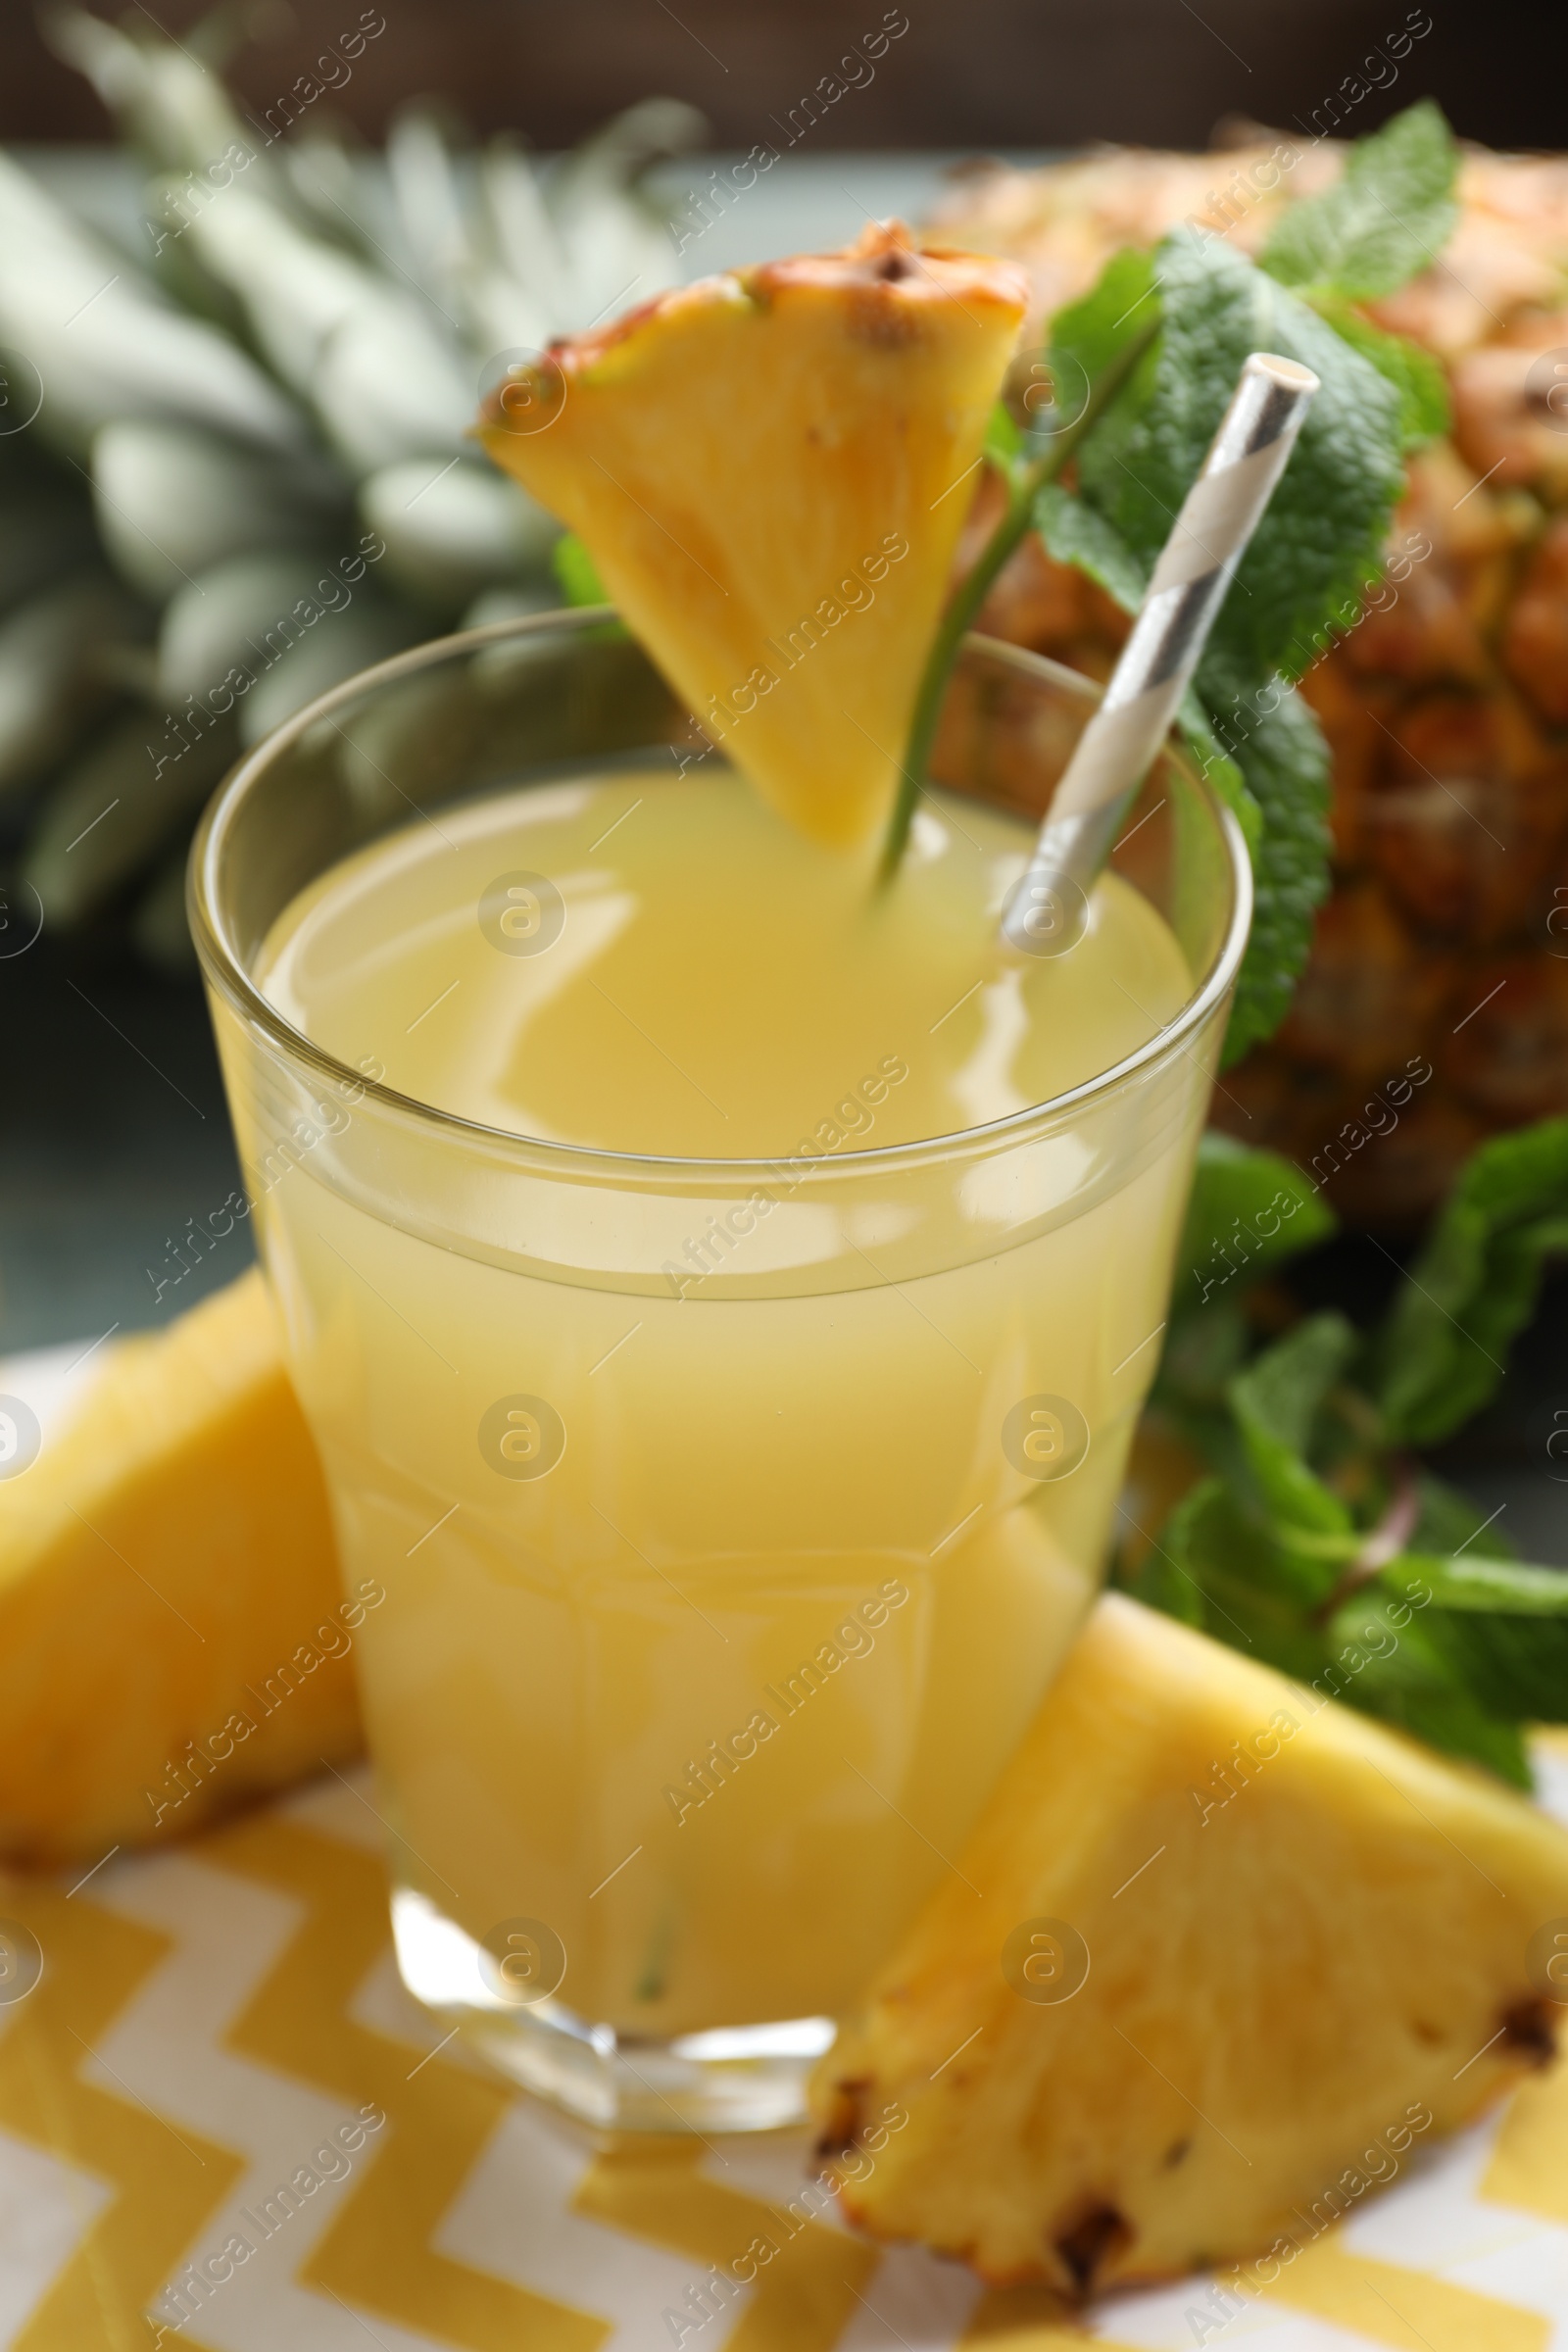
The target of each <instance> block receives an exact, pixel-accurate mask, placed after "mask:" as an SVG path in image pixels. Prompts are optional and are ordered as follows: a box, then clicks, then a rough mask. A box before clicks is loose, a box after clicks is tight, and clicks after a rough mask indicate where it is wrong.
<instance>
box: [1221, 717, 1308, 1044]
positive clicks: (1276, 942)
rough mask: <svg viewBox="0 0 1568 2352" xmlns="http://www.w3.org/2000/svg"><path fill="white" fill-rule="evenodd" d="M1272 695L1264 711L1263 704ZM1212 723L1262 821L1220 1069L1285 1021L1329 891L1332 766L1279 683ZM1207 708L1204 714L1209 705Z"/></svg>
mask: <svg viewBox="0 0 1568 2352" xmlns="http://www.w3.org/2000/svg"><path fill="white" fill-rule="evenodd" d="M1269 695H1277V696H1278V700H1277V701H1276V702H1275V703H1274V705H1273V707H1272V708H1264V702H1265V698H1266V697H1267V696H1269ZM1249 702H1250V708H1247V709H1245V710H1244V709H1243V708H1242V707H1241V706H1240V702H1239V699H1235V700H1233V701H1232V703H1231V705H1230V707H1229V708H1228V709H1226V710H1224V711H1215V714H1214V732H1215V735H1216V736H1217V738H1218V740H1219V742H1220V744H1221V745H1222V747H1224V748H1225V749H1226V750H1227V752H1228V753H1229V756H1230V757H1231V758H1232V759H1233V760H1235V762H1236V764H1237V766H1238V767H1239V768H1240V770H1241V772H1242V777H1243V781H1244V782H1245V784H1246V787H1247V790H1248V793H1249V794H1250V798H1251V799H1252V801H1253V802H1254V803H1255V804H1256V806H1257V808H1258V809H1259V810H1260V811H1261V813H1262V838H1261V840H1260V842H1259V843H1258V846H1257V848H1256V849H1255V850H1254V852H1253V854H1252V889H1253V897H1254V907H1253V913H1252V929H1251V934H1250V938H1249V940H1248V943H1247V953H1246V955H1245V956H1244V957H1243V958H1242V968H1241V972H1240V974H1239V975H1238V978H1237V983H1236V999H1235V1004H1234V1005H1233V1008H1232V1011H1231V1019H1230V1026H1229V1028H1228V1029H1227V1030H1226V1033H1225V1052H1224V1067H1225V1068H1227V1069H1229V1068H1230V1066H1231V1064H1232V1063H1233V1062H1236V1061H1239V1060H1240V1059H1241V1057H1242V1055H1243V1054H1245V1053H1247V1051H1248V1049H1249V1048H1250V1047H1251V1046H1253V1045H1255V1044H1256V1043H1257V1041H1258V1040H1259V1039H1260V1038H1265V1037H1272V1035H1273V1034H1274V1031H1275V1030H1276V1029H1277V1028H1278V1027H1279V1025H1280V1023H1281V1021H1282V1020H1283V1019H1284V1018H1285V1014H1286V1011H1287V1009H1288V1007H1289V1005H1290V1002H1291V998H1292V996H1293V995H1294V993H1295V990H1296V983H1297V980H1298V979H1299V976H1300V973H1301V970H1302V967H1303V966H1304V964H1305V962H1306V957H1307V951H1308V949H1309V948H1310V947H1311V944H1312V922H1313V917H1314V915H1315V914H1316V911H1317V909H1318V907H1320V906H1321V905H1322V903H1323V901H1324V900H1325V899H1326V898H1327V896H1328V891H1329V851H1330V839H1329V817H1328V811H1329V793H1330V784H1331V773H1332V770H1331V761H1330V757H1329V748H1328V745H1327V743H1326V742H1325V741H1324V737H1323V730H1322V729H1321V727H1320V726H1319V725H1318V723H1317V720H1316V719H1315V718H1314V716H1313V715H1312V712H1311V711H1309V710H1308V708H1307V706H1306V704H1305V703H1303V702H1302V700H1301V698H1300V696H1299V695H1298V694H1296V693H1294V692H1292V691H1291V690H1290V689H1289V688H1287V687H1282V686H1281V685H1280V684H1279V682H1278V680H1275V681H1274V683H1273V684H1272V685H1270V686H1268V687H1265V688H1264V689H1263V690H1262V691H1261V692H1260V693H1256V694H1253V695H1252V696H1251V697H1250V698H1249ZM1211 708H1212V706H1211Z"/></svg>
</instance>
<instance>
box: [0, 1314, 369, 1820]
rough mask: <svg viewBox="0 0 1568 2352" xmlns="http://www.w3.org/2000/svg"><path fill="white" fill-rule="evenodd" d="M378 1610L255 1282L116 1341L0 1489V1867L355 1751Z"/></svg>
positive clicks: (223, 1798) (213, 1811) (249, 1792)
mask: <svg viewBox="0 0 1568 2352" xmlns="http://www.w3.org/2000/svg"><path fill="white" fill-rule="evenodd" d="M374 1605H375V1603H374V1598H373V1596H372V1595H370V1594H368V1593H362V1594H359V1595H356V1596H353V1597H351V1598H349V1599H348V1600H345V1597H344V1594H343V1593H342V1591H341V1589H340V1586H339V1580H338V1568H337V1555H336V1546H335V1543H334V1539H333V1535H332V1529H331V1524H330V1521H329V1518H328V1513H327V1502H326V1494H325V1489H324V1487H323V1484H322V1479H321V1472H320V1466H319V1462H318V1459H317V1455H316V1449H315V1446H314V1443H313V1441H312V1439H311V1436H310V1433H309V1431H308V1430H307V1428H306V1426H305V1422H304V1419H303V1417H302V1415H301V1413H300V1408H299V1405H298V1404H297V1402H296V1401H295V1397H294V1392H293V1390H292V1388H291V1387H290V1386H289V1382H288V1378H287V1375H286V1374H285V1372H284V1369H283V1363H282V1357H281V1355H280V1353H279V1349H278V1343H277V1336H276V1332H275V1328H274V1325H273V1320H272V1307H271V1302H270V1298H269V1296H268V1293H267V1290H266V1287H265V1284H264V1280H263V1277H262V1274H261V1272H260V1270H259V1269H257V1270H253V1271H252V1272H251V1273H249V1274H246V1275H244V1276H242V1277H241V1279H240V1280H239V1281H238V1282H236V1283H233V1284H231V1285H230V1286H229V1287H228V1288H227V1289H226V1290H223V1291H221V1292H219V1293H217V1294H216V1295H215V1296H214V1297H212V1298H210V1299H204V1300H203V1301H202V1302H201V1303H200V1304H199V1305H197V1306H195V1307H193V1308H191V1309H190V1310H189V1311H188V1312H187V1313H186V1314H184V1315H182V1316H180V1317H179V1319H178V1320H177V1321H176V1322H175V1323H174V1324H172V1326H171V1327H170V1329H169V1330H168V1331H167V1332H164V1333H161V1334H159V1335H158V1336H156V1337H153V1338H135V1339H130V1340H126V1341H124V1342H123V1343H122V1344H121V1346H120V1347H119V1348H117V1349H115V1351H114V1352H113V1353H112V1354H111V1356H110V1358H109V1360H108V1362H107V1364H106V1365H105V1367H104V1370H103V1372H102V1373H101V1374H100V1376H99V1378H98V1380H97V1382H96V1383H95V1385H94V1387H93V1388H92V1390H91V1391H90V1392H89V1394H88V1395H87V1396H86V1397H85V1398H84V1399H83V1401H82V1403H81V1405H80V1407H79V1409H78V1411H77V1413H76V1416H75V1418H74V1419H73V1420H72V1421H70V1422H69V1423H68V1424H67V1425H66V1427H65V1428H64V1429H63V1430H62V1432H61V1434H60V1436H59V1437H58V1439H56V1440H55V1441H53V1442H52V1443H50V1442H46V1444H45V1446H44V1448H43V1451H42V1452H41V1453H40V1455H39V1457H38V1459H37V1460H36V1461H35V1462H34V1463H33V1464H32V1466H31V1467H30V1469H28V1470H27V1471H26V1472H25V1473H24V1474H23V1475H22V1476H20V1477H18V1478H14V1479H12V1480H9V1481H7V1482H5V1483H3V1484H0V1854H3V1855H4V1856H5V1857H6V1858H7V1859H9V1860H11V1861H15V1862H22V1863H29V1864H40V1863H59V1862H75V1861H97V1860H99V1859H100V1858H101V1857H102V1856H103V1855H104V1854H105V1853H106V1852H107V1851H108V1849H109V1848H111V1847H112V1846H116V1845H120V1846H132V1845H141V1844H147V1843H150V1842H153V1841H155V1840H156V1841H159V1842H162V1841H163V1840H165V1839H167V1838H171V1837H173V1836H176V1835H180V1834H183V1833H184V1832H186V1831H189V1830H191V1829H194V1828H196V1827H198V1826H199V1825H201V1824H202V1823H203V1822H206V1821H210V1820H212V1819H213V1818H214V1817H215V1816H216V1815H218V1814H220V1813H222V1812H225V1811H227V1810H229V1809H230V1808H232V1807H233V1806H235V1805H237V1804H239V1803H241V1802H243V1801H244V1800H245V1799H247V1798H250V1797H253V1796H256V1795H258V1794H260V1793H262V1792H264V1791H267V1790H270V1789H276V1788H279V1787H282V1786H284V1785H286V1784H287V1783H288V1782H290V1781H293V1780H297V1779H298V1778H300V1776H301V1775H302V1774H304V1773H306V1772H309V1771H312V1770H315V1769H316V1768H317V1767H318V1766H319V1764H320V1763H321V1762H322V1761H323V1760H324V1761H329V1762H330V1761H340V1760H342V1759H343V1758H345V1757H348V1756H352V1755H354V1754H356V1753H357V1752H358V1750H359V1747H360V1743H361V1734H360V1721H359V1707H358V1700H357V1694H356V1691H355V1684H354V1674H353V1662H352V1645H353V1633H352V1629H353V1626H354V1625H355V1624H356V1623H358V1622H361V1621H363V1616H364V1611H365V1608H366V1607H367V1606H374ZM312 1660H314V1661H315V1662H314V1663H312V1662H311V1661H312ZM247 1723H248V1724H249V1725H250V1727H251V1728H250V1729H249V1730H243V1729H241V1728H240V1727H241V1726H242V1725H243V1724H247Z"/></svg>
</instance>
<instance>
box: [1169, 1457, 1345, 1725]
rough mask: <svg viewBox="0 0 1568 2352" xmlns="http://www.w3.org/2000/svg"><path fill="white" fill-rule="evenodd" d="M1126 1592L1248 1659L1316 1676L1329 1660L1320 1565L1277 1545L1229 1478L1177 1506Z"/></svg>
mask: <svg viewBox="0 0 1568 2352" xmlns="http://www.w3.org/2000/svg"><path fill="white" fill-rule="evenodd" d="M1125 1585H1126V1590H1127V1591H1129V1592H1131V1593H1133V1594H1134V1596H1135V1597H1136V1598H1138V1599H1141V1600H1147V1601H1148V1602H1149V1604H1150V1606H1151V1607H1152V1608H1163V1609H1164V1610H1165V1613H1166V1614H1167V1616H1176V1617H1180V1618H1181V1619H1182V1621H1183V1622H1184V1624H1188V1625H1195V1626H1197V1627H1198V1628H1199V1629H1200V1631H1201V1632H1202V1633H1205V1634H1208V1635H1209V1636H1210V1637H1211V1638H1212V1639H1213V1640H1214V1641H1216V1642H1225V1643H1226V1644H1227V1645H1228V1646H1229V1647H1230V1648H1232V1649H1238V1650H1240V1651H1242V1653H1243V1654H1244V1655H1245V1656H1247V1657H1252V1658H1257V1659H1259V1660H1260V1661H1261V1662H1262V1663H1263V1664H1264V1665H1267V1666H1276V1667H1278V1669H1279V1670H1280V1672H1281V1673H1282V1674H1294V1675H1296V1676H1297V1677H1298V1678H1299V1680H1300V1681H1302V1682H1310V1681H1311V1680H1312V1678H1313V1676H1314V1675H1316V1674H1318V1673H1319V1672H1320V1671H1321V1670H1322V1668H1323V1666H1324V1664H1325V1662H1326V1659H1327V1655H1328V1653H1327V1650H1326V1648H1325V1645H1324V1638H1323V1635H1322V1633H1321V1632H1320V1631H1319V1630H1318V1629H1317V1628H1316V1627H1315V1626H1314V1625H1312V1623H1311V1622H1310V1618H1309V1615H1308V1612H1309V1611H1310V1610H1311V1609H1312V1608H1314V1607H1316V1606H1317V1605H1318V1603H1319V1602H1320V1601H1321V1600H1322V1598H1323V1597H1324V1593H1323V1591H1322V1575H1321V1571H1320V1569H1319V1568H1318V1567H1317V1565H1316V1564H1315V1563H1309V1562H1305V1561H1303V1560H1302V1559H1301V1558H1300V1556H1299V1555H1298V1554H1294V1553H1292V1552H1290V1551H1288V1550H1286V1549H1285V1548H1284V1547H1283V1546H1281V1545H1279V1544H1273V1543H1271V1542H1270V1541H1269V1540H1268V1538H1267V1537H1266V1536H1265V1535H1262V1534H1260V1533H1259V1530H1258V1527H1257V1524H1256V1521H1255V1520H1254V1519H1252V1518H1251V1517H1250V1516H1249V1514H1248V1513H1247V1512H1246V1511H1244V1510H1243V1508H1242V1506H1241V1505H1240V1504H1239V1503H1238V1501H1237V1499H1236V1497H1235V1495H1233V1494H1232V1493H1231V1491H1230V1489H1229V1488H1228V1487H1227V1485H1226V1483H1225V1481H1224V1479H1223V1478H1206V1479H1203V1480H1202V1481H1201V1483H1200V1484H1199V1485H1198V1486H1196V1487H1194V1488H1193V1490H1192V1492H1191V1493H1190V1494H1188V1495H1184V1496H1183V1497H1182V1499H1181V1501H1180V1502H1179V1503H1178V1504H1177V1506H1176V1508H1175V1510H1174V1511H1172V1513H1171V1515H1170V1517H1169V1518H1168V1519H1167V1520H1166V1522H1165V1525H1164V1527H1163V1528H1162V1529H1161V1530H1160V1533H1159V1538H1158V1541H1157V1543H1156V1544H1155V1545H1154V1548H1153V1549H1152V1551H1151V1552H1150V1554H1149V1556H1148V1558H1147V1559H1146V1560H1144V1561H1143V1562H1142V1563H1141V1565H1140V1567H1139V1569H1138V1570H1137V1571H1136V1573H1135V1574H1134V1575H1133V1576H1131V1577H1129V1578H1127V1579H1126V1580H1125Z"/></svg>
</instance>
